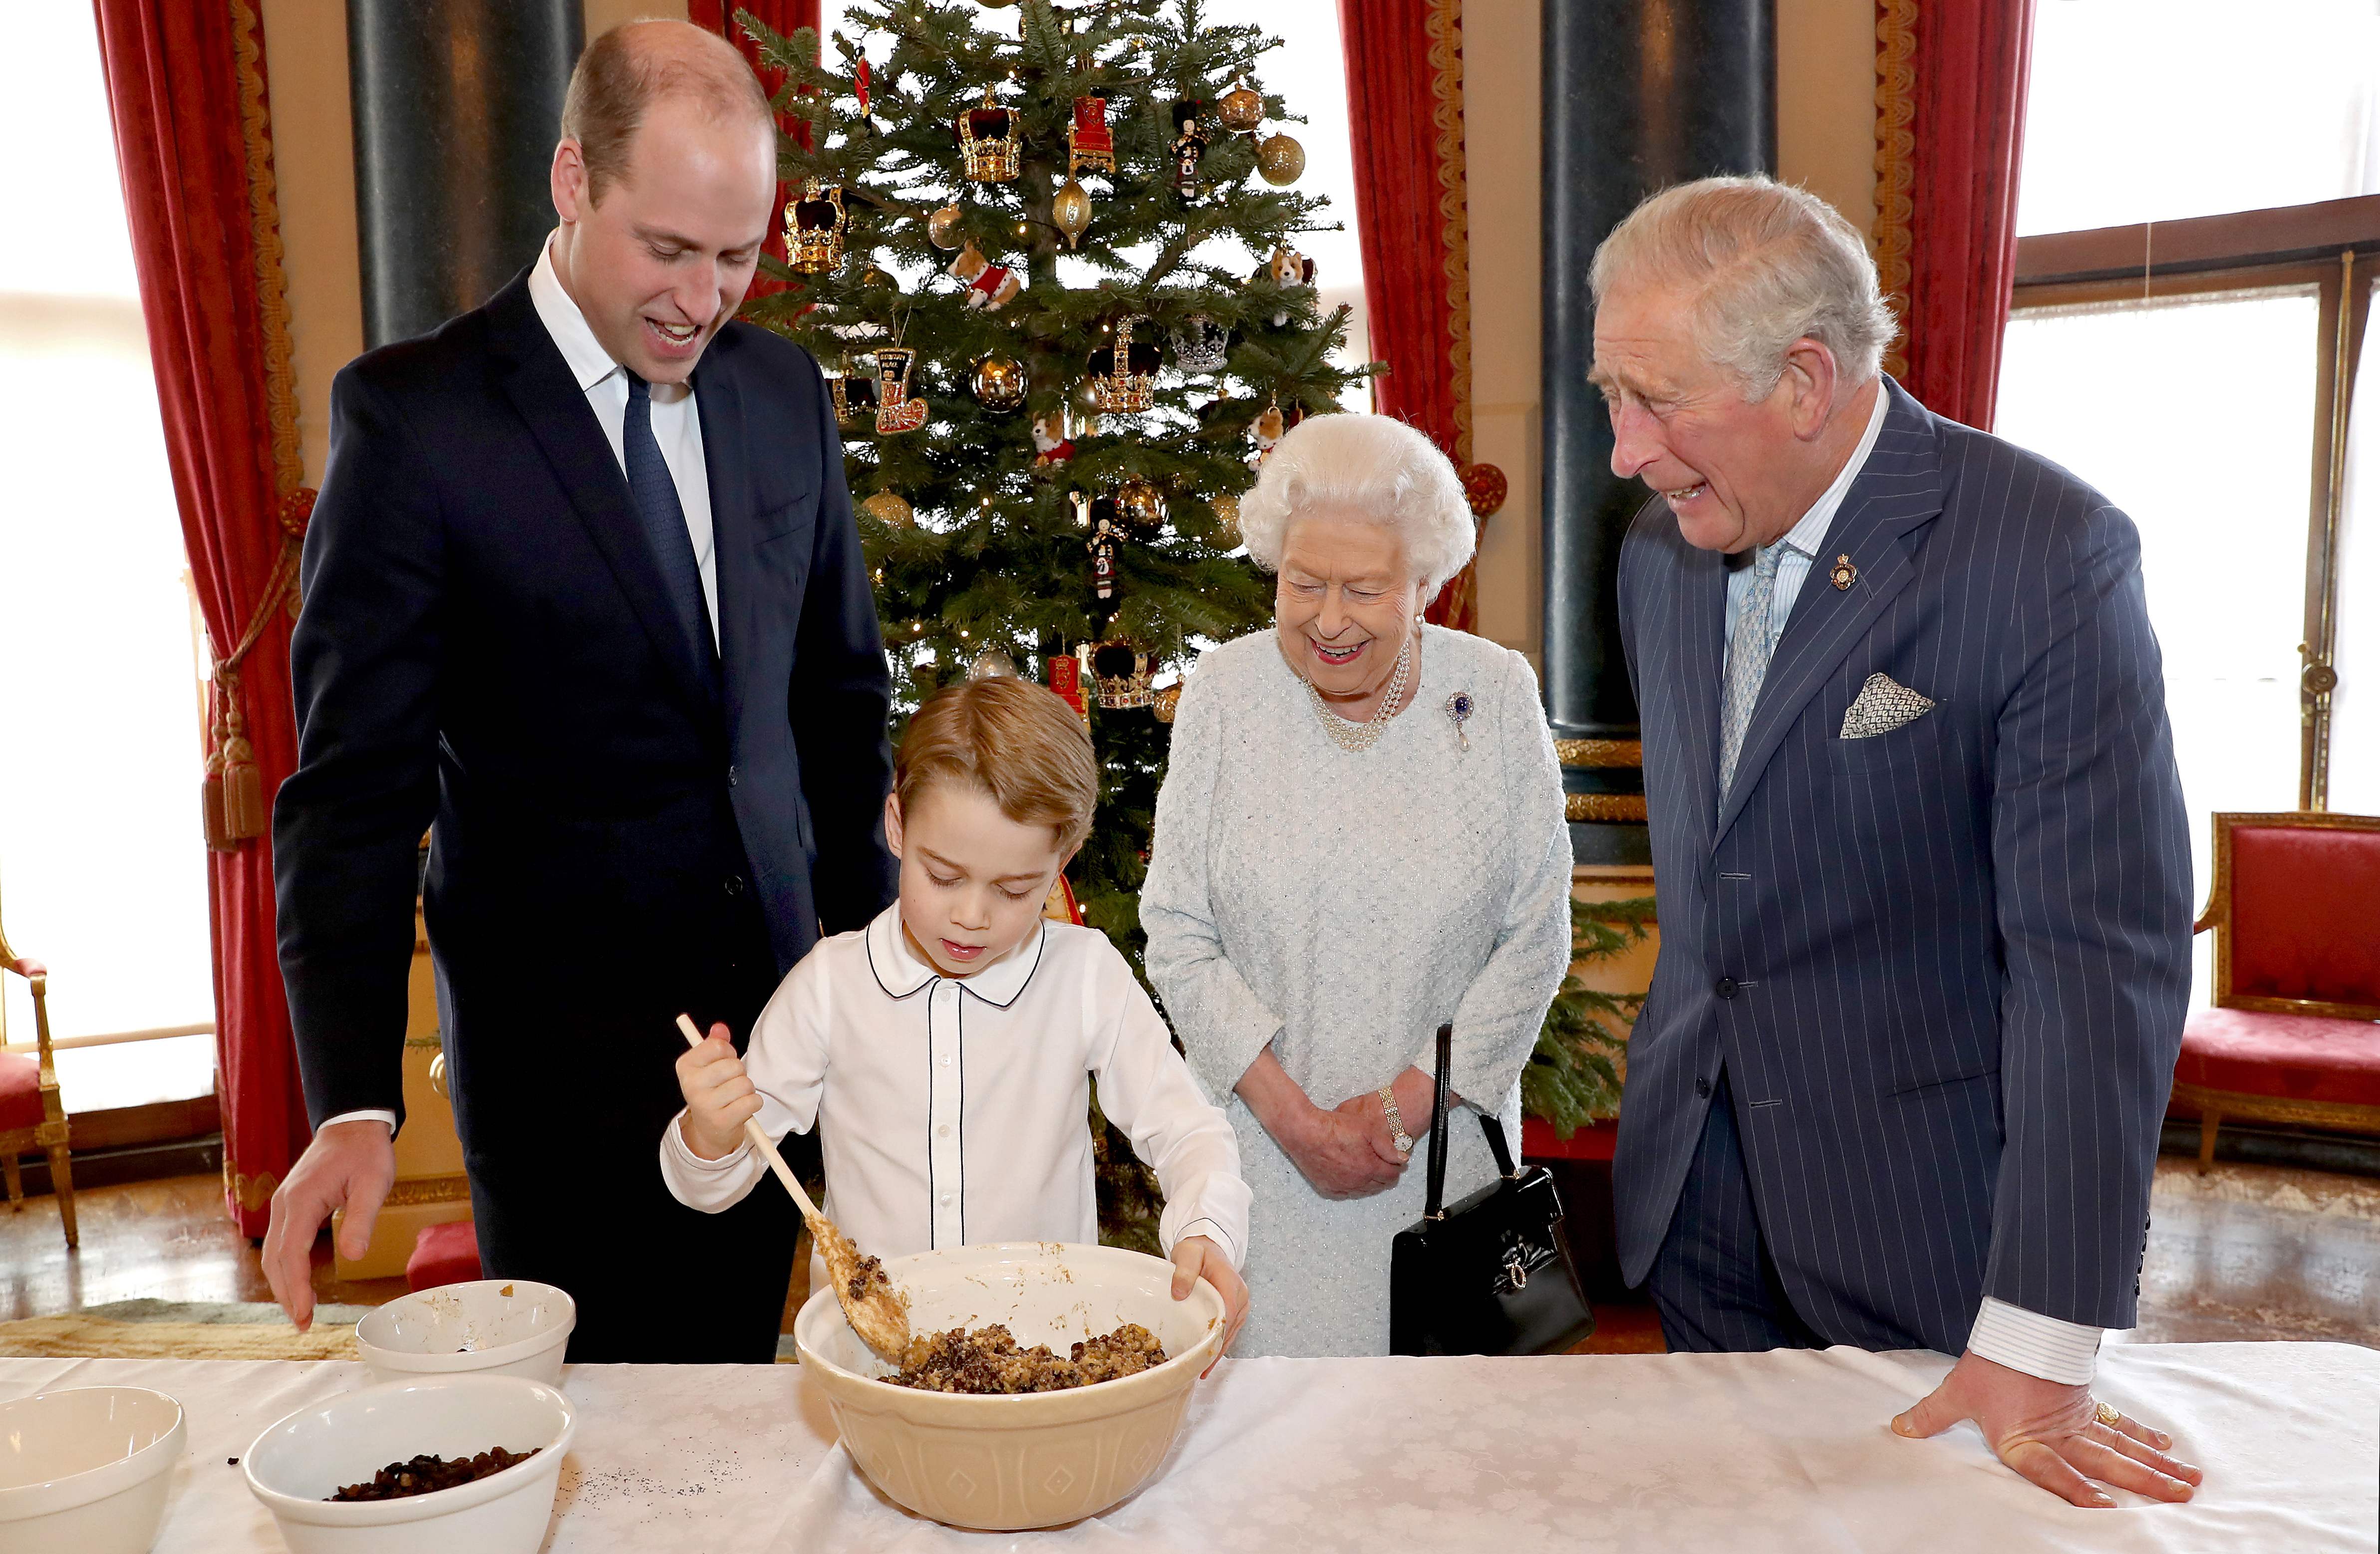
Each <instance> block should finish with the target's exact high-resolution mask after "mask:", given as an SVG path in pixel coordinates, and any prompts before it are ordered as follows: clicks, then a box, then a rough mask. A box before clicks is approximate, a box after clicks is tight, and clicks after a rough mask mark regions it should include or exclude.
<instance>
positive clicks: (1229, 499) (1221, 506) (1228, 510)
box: [1213, 496, 1240, 547]
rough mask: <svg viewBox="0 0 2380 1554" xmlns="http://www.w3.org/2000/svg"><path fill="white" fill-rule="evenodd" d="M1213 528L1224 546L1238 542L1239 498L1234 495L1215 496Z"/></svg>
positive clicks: (1234, 544)
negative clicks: (1217, 532)
mask: <svg viewBox="0 0 2380 1554" xmlns="http://www.w3.org/2000/svg"><path fill="white" fill-rule="evenodd" d="M1213 506H1214V509H1215V528H1216V529H1217V530H1218V531H1219V533H1220V539H1221V540H1222V541H1223V543H1224V545H1225V546H1226V547H1230V546H1236V545H1237V544H1239V542H1240V499H1239V498H1238V497H1236V496H1219V497H1217V498H1215V500H1214V503H1213Z"/></svg>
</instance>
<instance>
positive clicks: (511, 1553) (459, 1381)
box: [240, 1376, 578, 1554]
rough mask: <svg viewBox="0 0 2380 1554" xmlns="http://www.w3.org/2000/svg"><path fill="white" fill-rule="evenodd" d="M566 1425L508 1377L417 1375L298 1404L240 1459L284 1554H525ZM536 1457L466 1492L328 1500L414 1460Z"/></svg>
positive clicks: (570, 1431) (539, 1536) (542, 1516)
mask: <svg viewBox="0 0 2380 1554" xmlns="http://www.w3.org/2000/svg"><path fill="white" fill-rule="evenodd" d="M577 1428H578V1418H577V1413H576V1412H575V1411H574V1410H573V1409H572V1408H571V1406H570V1400H569V1399H568V1398H565V1397H564V1396H563V1395H562V1394H561V1393H560V1392H558V1391H556V1390H554V1389H553V1388H551V1387H548V1386H546V1385H545V1384H543V1383H542V1382H538V1381H531V1380H528V1378H524V1377H518V1376H424V1377H416V1378H412V1379H410V1380H407V1381H391V1382H383V1384H381V1385H380V1386H377V1387H366V1388H363V1389H361V1390H358V1391H353V1392H344V1393H341V1394H340V1395H339V1396H337V1397H334V1398H327V1399H324V1400H323V1401H322V1402H318V1403H311V1404H309V1405H308V1406H307V1407H304V1408H301V1409H299V1410H298V1411H297V1413H295V1414H291V1415H289V1417H287V1418H286V1419H284V1420H282V1421H281V1422H280V1423H279V1424H277V1425H274V1426H273V1427H272V1428H271V1429H268V1430H266V1431H265V1432H264V1433H263V1434H262V1435H261V1436H259V1437H257V1438H256V1444H255V1445H253V1446H251V1447H249V1449H248V1451H247V1454H246V1455H245V1456H243V1457H242V1458H241V1459H240V1465H241V1469H242V1471H243V1472H245V1473H246V1474H247V1475H248V1487H249V1490H250V1491H252V1492H253V1493H254V1494H255V1496H256V1498H257V1499H260V1500H261V1501H263V1502H264V1505H265V1509H267V1510H268V1511H270V1512H273V1521H275V1522H277V1523H279V1524H280V1525H281V1537H282V1540H283V1541H284V1542H285V1543H286V1544H288V1546H289V1554H463V1551H465V1550H468V1551H469V1554H534V1551H535V1550H536V1548H538V1546H539V1545H540V1543H542V1542H543V1541H544V1540H545V1524H546V1523H547V1521H548V1520H549V1519H550V1518H551V1517H552V1516H553V1491H554V1483H555V1481H556V1480H557V1479H558V1478H560V1476H561V1475H562V1457H563V1453H564V1452H565V1451H569V1449H570V1439H571V1437H572V1436H573V1435H574V1434H576V1433H577ZM498 1446H501V1447H504V1449H505V1450H507V1451H528V1450H529V1449H530V1448H532V1447H537V1448H540V1449H541V1450H540V1451H538V1454H537V1455H536V1456H534V1457H532V1458H530V1459H529V1460H528V1462H526V1463H519V1464H517V1465H516V1466H513V1467H509V1468H505V1469H504V1470H503V1471H502V1472H500V1473H492V1474H490V1475H488V1476H487V1477H485V1478H482V1479H480V1480H478V1481H476V1482H474V1483H470V1484H466V1485H463V1486H461V1487H457V1488H453V1489H440V1490H437V1491H436V1492H434V1493H432V1494H427V1495H415V1496H412V1497H410V1498H409V1499H401V1500H359V1501H339V1500H333V1499H328V1498H327V1497H329V1496H330V1495H332V1494H334V1493H335V1492H336V1491H337V1490H338V1489H339V1487H341V1486H343V1485H347V1484H359V1483H365V1482H368V1481H369V1480H370V1478H371V1476H372V1475H374V1474H376V1473H378V1472H379V1471H380V1470H381V1469H382V1468H384V1467H386V1466H387V1465H388V1464H389V1463H401V1462H405V1461H407V1460H408V1459H410V1458H413V1457H415V1456H418V1455H419V1454H421V1453H423V1452H431V1453H434V1454H435V1455H438V1456H441V1457H448V1458H453V1457H457V1456H463V1457H475V1456H478V1455H479V1454H480V1452H482V1451H488V1450H490V1449H491V1448H493V1447H498Z"/></svg>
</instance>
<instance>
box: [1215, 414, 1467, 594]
mask: <svg viewBox="0 0 2380 1554" xmlns="http://www.w3.org/2000/svg"><path fill="white" fill-rule="evenodd" d="M1324 504H1328V505H1330V506H1333V507H1339V508H1343V509H1346V510H1348V511H1351V512H1354V513H1356V514H1359V515H1361V516H1364V517H1366V518H1369V519H1371V520H1372V521H1373V522H1375V523H1378V524H1380V525H1383V526H1385V527H1390V528H1395V529H1396V530H1397V532H1398V533H1399V534H1400V535H1401V536H1402V537H1403V540H1404V545H1405V557H1406V560H1407V561H1408V563H1409V564H1410V565H1412V567H1413V569H1414V575H1415V577H1416V578H1418V579H1419V580H1420V583H1421V586H1422V594H1423V596H1424V597H1425V598H1428V597H1430V596H1433V595H1435V594H1436V593H1437V592H1438V590H1439V588H1440V587H1442V586H1443V585H1444V584H1445V582H1446V580H1447V579H1448V578H1450V577H1453V576H1454V575H1455V574H1456V573H1458V572H1460V571H1462V570H1463V564H1464V563H1466V562H1468V561H1469V560H1470V559H1471V552H1472V551H1473V549H1474V547H1475V545H1476V543H1477V536H1476V532H1475V528H1474V526H1473V523H1472V518H1471V504H1469V503H1468V502H1467V501H1465V500H1464V498H1463V481H1462V480H1460V479H1459V478H1458V477H1457V476H1456V475H1455V473H1454V466H1453V465H1452V464H1451V463H1449V462H1448V461H1447V457H1446V455H1444V454H1442V453H1439V451H1438V445H1437V444H1436V443H1432V442H1431V441H1430V440H1429V439H1428V438H1427V437H1426V436H1424V435H1423V434H1422V433H1420V432H1419V431H1415V430H1414V429H1413V428H1412V427H1409V426H1407V425H1406V424H1405V423H1404V422H1403V421H1401V420H1397V419H1394V418H1393V417H1390V416H1366V415H1331V416H1310V417H1308V418H1307V419H1305V420H1302V421H1300V422H1298V424H1297V425H1295V426H1293V427H1292V428H1290V429H1289V431H1288V433H1287V434H1286V435H1284V436H1283V437H1282V438H1281V441H1280V442H1278V443H1274V444H1273V450H1272V453H1271V454H1270V455H1269V456H1268V457H1267V458H1266V459H1265V462H1264V468H1263V470H1262V471H1261V472H1260V473H1259V474H1258V475H1257V489H1256V490H1254V491H1252V492H1248V494H1247V495H1246V496H1245V497H1244V498H1242V499H1241V502H1240V535H1241V537H1242V538H1243V539H1244V540H1246V541H1247V547H1248V555H1249V557H1250V558H1251V559H1253V560H1254V561H1255V562H1256V564H1257V565H1258V566H1261V567H1263V568H1264V569H1265V570H1266V571H1268V572H1278V571H1280V570H1281V546H1282V544H1283V542H1284V541H1285V540H1287V539H1288V537H1289V525H1290V520H1292V519H1293V518H1294V517H1296V516H1298V515H1299V514H1300V513H1303V512H1305V510H1306V509H1307V508H1309V507H1314V506H1318V505H1324Z"/></svg>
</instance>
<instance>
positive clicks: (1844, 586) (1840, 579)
mask: <svg viewBox="0 0 2380 1554" xmlns="http://www.w3.org/2000/svg"><path fill="white" fill-rule="evenodd" d="M1827 576H1828V577H1830V578H1832V579H1833V580H1834V584H1835V587H1836V588H1837V589H1840V590H1848V589H1850V588H1851V586H1852V584H1853V583H1856V582H1858V581H1859V568H1858V567H1856V566H1853V565H1852V558H1851V557H1849V556H1837V557H1836V558H1835V569H1834V570H1833V571H1832V572H1829V573H1828V574H1827Z"/></svg>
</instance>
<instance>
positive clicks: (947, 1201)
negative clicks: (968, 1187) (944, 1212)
mask: <svg viewBox="0 0 2380 1554" xmlns="http://www.w3.org/2000/svg"><path fill="white" fill-rule="evenodd" d="M950 1206H951V1195H950V1194H948V1193H944V1194H943V1195H942V1207H943V1208H949V1207H950Z"/></svg>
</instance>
